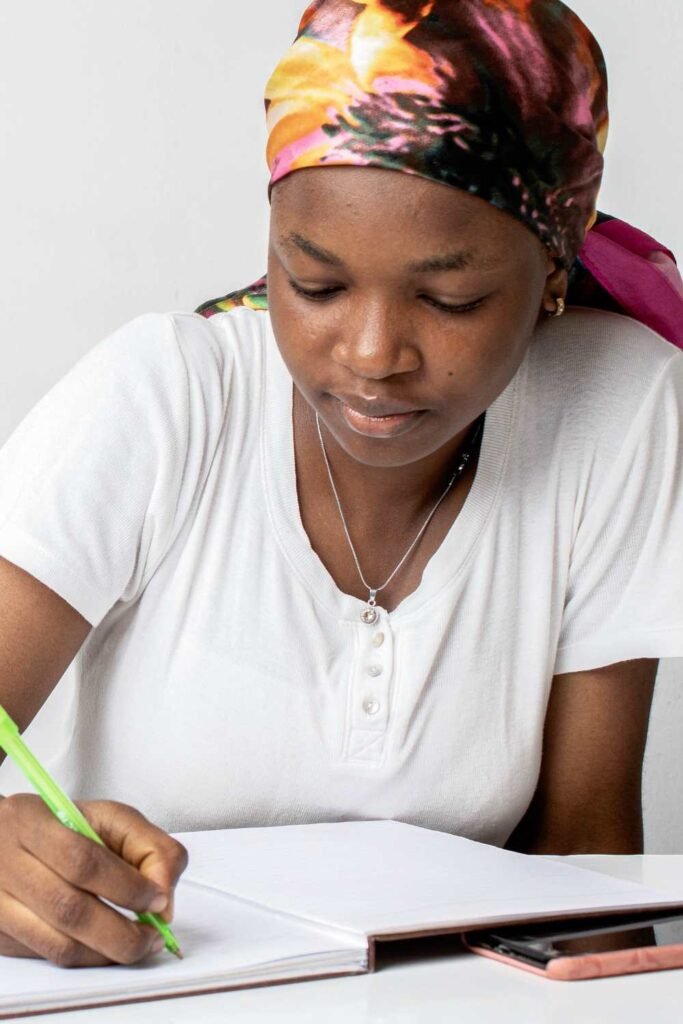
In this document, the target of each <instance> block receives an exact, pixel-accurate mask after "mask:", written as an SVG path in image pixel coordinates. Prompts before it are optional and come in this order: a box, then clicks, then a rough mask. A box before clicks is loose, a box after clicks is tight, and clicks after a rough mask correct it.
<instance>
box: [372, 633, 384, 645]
mask: <svg viewBox="0 0 683 1024" xmlns="http://www.w3.org/2000/svg"><path fill="white" fill-rule="evenodd" d="M383 643H384V633H375V635H374V636H373V638H372V646H373V647H381V646H382V644H383Z"/></svg>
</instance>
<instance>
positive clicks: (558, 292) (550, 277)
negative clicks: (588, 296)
mask: <svg viewBox="0 0 683 1024" xmlns="http://www.w3.org/2000/svg"><path fill="white" fill-rule="evenodd" d="M546 261H547V262H546V269H547V276H546V281H545V288H544V289H543V298H542V300H541V309H540V312H539V318H540V317H541V316H542V314H543V313H544V312H545V313H554V312H555V311H556V309H557V300H558V299H566V298H567V291H568V290H569V273H568V272H567V271H566V270H565V268H564V267H563V266H562V265H561V264H560V262H559V260H558V259H557V258H556V257H554V256H551V255H550V253H547V254H546Z"/></svg>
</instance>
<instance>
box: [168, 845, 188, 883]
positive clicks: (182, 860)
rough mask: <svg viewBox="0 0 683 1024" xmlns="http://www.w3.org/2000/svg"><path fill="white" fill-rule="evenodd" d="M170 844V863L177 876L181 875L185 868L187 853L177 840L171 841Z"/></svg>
mask: <svg viewBox="0 0 683 1024" xmlns="http://www.w3.org/2000/svg"><path fill="white" fill-rule="evenodd" d="M171 844H172V845H171V850H170V856H171V861H172V863H173V866H174V868H175V869H176V870H177V872H178V874H179V875H181V874H182V873H183V871H184V870H185V868H186V867H187V864H188V860H189V854H188V852H187V849H186V848H185V847H184V846H183V844H182V843H179V842H178V840H177V839H171Z"/></svg>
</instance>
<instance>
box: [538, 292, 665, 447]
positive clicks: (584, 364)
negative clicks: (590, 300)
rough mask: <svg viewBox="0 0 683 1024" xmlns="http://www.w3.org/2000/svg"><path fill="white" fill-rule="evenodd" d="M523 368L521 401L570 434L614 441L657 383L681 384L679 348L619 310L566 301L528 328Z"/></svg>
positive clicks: (663, 384) (661, 384)
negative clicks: (558, 311)
mask: <svg viewBox="0 0 683 1024" xmlns="http://www.w3.org/2000/svg"><path fill="white" fill-rule="evenodd" d="M525 370H526V373H525V375H524V380H525V388H526V394H525V396H524V401H525V406H526V409H525V410H524V411H523V415H524V412H526V411H529V408H530V406H532V405H533V406H534V407H535V408H536V411H537V412H538V413H539V415H540V417H541V418H544V419H545V421H546V426H547V427H550V426H551V424H552V425H554V427H555V431H556V432H557V431H558V430H560V429H561V430H562V431H566V430H567V429H568V430H570V432H571V433H572V434H574V435H576V434H579V435H581V434H582V435H590V436H593V437H596V436H598V435H599V436H600V437H602V438H603V439H605V440H607V438H608V437H609V436H610V435H613V440H614V443H615V444H617V443H618V441H619V439H620V438H623V434H624V432H625V431H626V430H627V429H628V428H629V426H630V425H631V423H632V422H633V420H634V418H635V417H636V416H637V415H638V413H639V411H640V410H641V409H642V408H643V407H644V406H645V405H646V404H647V403H648V400H650V401H651V400H652V396H653V393H654V392H655V391H656V390H657V389H658V388H662V386H667V385H668V386H669V387H670V388H672V389H673V390H674V391H676V390H680V388H681V380H682V378H681V374H682V372H683V352H681V351H680V350H679V349H677V348H676V347H675V346H674V345H672V344H670V343H669V342H668V341H666V340H665V339H664V338H662V337H661V336H660V335H658V334H657V333H656V332H655V331H652V330H651V329H650V328H649V327H646V326H645V325H644V324H641V323H640V322H638V321H636V320H633V319H632V318H630V317H627V316H623V315H621V314H619V313H611V312H606V311H604V310H594V309H589V308H587V307H581V306H575V307H570V308H569V309H568V311H567V313H566V314H565V316H564V317H562V318H558V319H551V320H548V321H546V322H545V323H543V324H542V325H541V326H540V327H539V328H538V330H537V331H536V334H535V336H534V340H533V342H532V344H531V346H530V349H529V352H528V353H527V358H526V360H525Z"/></svg>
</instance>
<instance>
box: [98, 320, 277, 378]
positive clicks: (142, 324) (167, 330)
mask: <svg viewBox="0 0 683 1024" xmlns="http://www.w3.org/2000/svg"><path fill="white" fill-rule="evenodd" d="M266 318H267V313H266V314H265V316H264V314H263V313H256V312H254V311H253V310H249V309H246V308H239V309H234V310H232V311H231V312H229V313H219V314H217V315H216V316H212V317H211V319H206V318H205V317H204V316H201V315H199V314H198V313H187V312H170V313H147V314H144V315H142V316H139V317H136V318H135V319H134V320H131V321H129V322H128V323H126V324H124V325H122V326H121V327H119V328H118V329H117V330H116V331H114V332H113V333H112V334H110V335H109V336H108V337H106V338H105V339H104V340H103V341H101V342H100V343H99V344H98V345H95V346H94V348H92V349H91V350H90V351H89V352H88V353H87V354H86V356H84V357H83V359H82V360H81V364H82V370H83V371H84V372H86V373H89V374H90V375H91V376H92V375H98V376H99V375H103V374H104V375H106V376H107V377H108V378H109V379H110V380H118V381H121V380H122V379H124V380H125V379H129V380H131V381H135V382H136V384H137V386H138V387H142V388H144V387H147V388H151V389H153V390H159V389H161V390H164V391H167V390H168V389H171V391H175V390H176V389H179V388H180V389H187V388H188V387H192V386H195V385H197V386H199V387H200V388H202V389H205V390H207V389H208V390H209V391H211V390H216V391H218V392H220V393H224V392H225V391H226V389H228V388H229V387H231V386H233V385H234V384H235V377H236V376H237V377H239V376H244V375H246V376H248V375H249V374H250V371H251V370H252V369H253V368H256V367H258V365H259V364H260V360H261V356H262V351H263V347H264V344H265V341H266V337H267V330H266V327H267V325H266V324H265V322H264V321H265V319H266Z"/></svg>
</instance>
